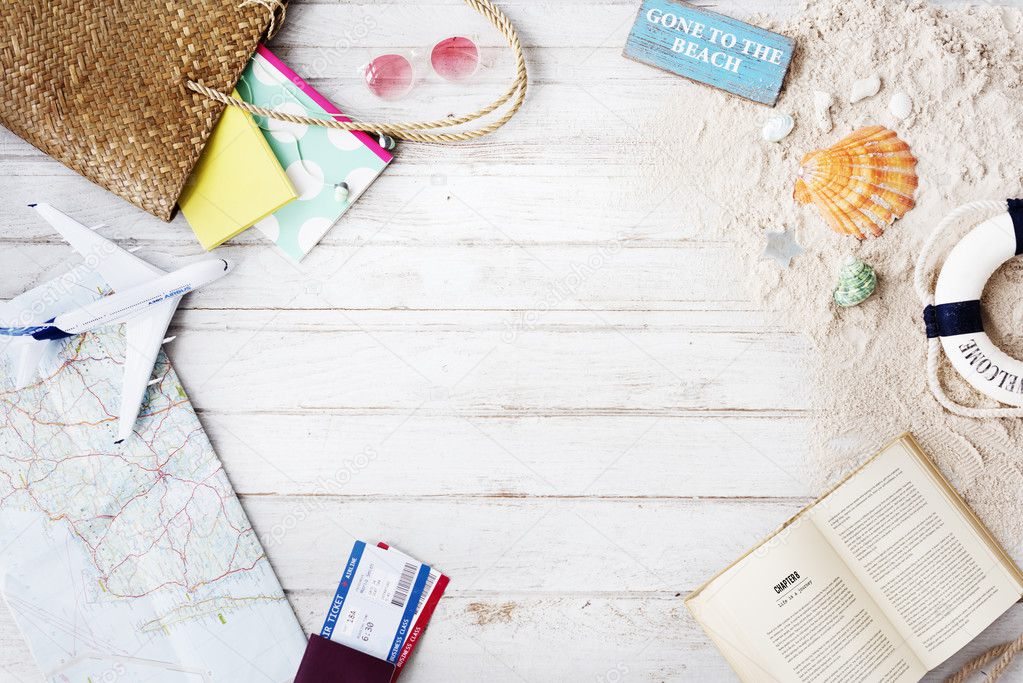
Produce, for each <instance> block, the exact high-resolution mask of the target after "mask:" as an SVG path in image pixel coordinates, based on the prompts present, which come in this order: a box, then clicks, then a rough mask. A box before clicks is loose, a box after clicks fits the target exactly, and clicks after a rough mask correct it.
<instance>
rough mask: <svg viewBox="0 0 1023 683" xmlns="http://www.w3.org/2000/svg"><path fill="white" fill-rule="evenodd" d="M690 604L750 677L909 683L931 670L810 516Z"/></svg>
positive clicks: (733, 662)
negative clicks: (904, 640)
mask: <svg viewBox="0 0 1023 683" xmlns="http://www.w3.org/2000/svg"><path fill="white" fill-rule="evenodd" d="M687 605H688V607H689V609H690V610H691V611H692V612H693V614H694V615H695V616H696V618H697V619H698V620H699V621H700V623H701V624H702V625H703V627H704V628H705V629H706V631H707V632H708V633H709V634H710V636H711V638H713V639H714V641H715V644H716V645H717V646H718V648H719V649H720V650H721V651H722V652H723V653H724V654H725V657H726V658H727V659H728V661H729V663H730V664H731V665H732V667H733V668H734V669H735V670H736V673H738V674H739V677H740V678H741V679H742V680H743V681H756V682H757V683H763V682H765V681H786V682H788V681H800V682H801V683H816V682H823V681H829V682H830V683H862V682H865V681H871V682H881V683H906V682H909V681H913V682H915V681H918V680H920V678H922V677H923V675H924V674H925V673H926V668H925V667H924V666H923V665H922V663H921V662H920V661H919V660H918V659H917V657H916V656H915V654H914V653H913V650H912V648H910V647H908V646H907V645H906V644H905V643H904V642H903V639H902V638H901V636H900V635H899V633H898V631H897V629H895V627H894V626H892V624H891V623H890V622H889V621H888V620H887V618H886V617H885V616H884V613H883V612H882V611H881V609H880V608H879V607H878V606H877V604H876V603H875V602H874V600H873V599H872V598H871V596H870V594H869V593H868V592H867V591H866V590H865V589H864V588H863V586H862V585H860V582H859V580H858V579H857V578H856V576H855V575H854V574H853V573H852V572H851V571H850V570H849V568H848V567H846V566H845V563H844V562H843V561H842V560H841V558H840V557H839V556H838V555H837V553H835V552H834V550H833V549H832V548H831V547H830V546H829V545H828V542H827V541H826V540H825V539H824V537H823V535H822V534H821V533H820V531H819V530H818V529H817V528H816V527H815V526H814V524H813V523H811V522H809V521H808V520H806V519H805V517H803V518H797V519H795V520H794V521H793V522H792V523H791V524H790V525H789V526H788V527H786V528H785V529H783V530H782V531H781V532H779V533H778V534H776V535H775V536H773V537H772V538H771V539H769V540H768V541H767V542H766V543H764V544H763V545H762V546H760V547H759V548H757V549H756V550H754V551H753V552H752V553H750V554H749V555H747V556H746V557H744V558H742V559H741V560H740V561H739V562H737V563H736V564H735V565H733V566H732V567H730V568H729V569H727V570H725V571H724V572H722V573H721V574H720V575H719V576H717V577H716V578H715V579H714V580H713V581H711V582H710V583H709V584H708V585H707V586H706V587H705V588H703V589H702V590H701V591H699V592H697V593H696V594H695V595H694V596H693V597H692V598H691V599H690V600H689V601H688V602H687Z"/></svg>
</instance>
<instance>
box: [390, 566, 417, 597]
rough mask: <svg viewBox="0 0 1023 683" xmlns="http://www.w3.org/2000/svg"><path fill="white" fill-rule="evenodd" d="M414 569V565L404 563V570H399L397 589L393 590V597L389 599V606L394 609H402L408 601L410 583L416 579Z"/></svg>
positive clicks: (410, 588)
mask: <svg viewBox="0 0 1023 683" xmlns="http://www.w3.org/2000/svg"><path fill="white" fill-rule="evenodd" d="M416 569H417V567H416V565H414V564H412V563H411V562H406V563H405V568H404V569H402V570H401V578H400V579H398V587H397V588H395V589H394V597H393V598H391V604H392V605H394V606H395V607H403V606H404V605H405V603H406V602H407V601H408V593H409V591H410V590H412V582H413V581H414V580H415V578H416Z"/></svg>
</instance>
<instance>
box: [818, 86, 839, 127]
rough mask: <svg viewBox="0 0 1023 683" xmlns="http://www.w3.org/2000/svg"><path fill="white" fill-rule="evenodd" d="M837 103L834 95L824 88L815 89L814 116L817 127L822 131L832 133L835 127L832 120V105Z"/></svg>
mask: <svg viewBox="0 0 1023 683" xmlns="http://www.w3.org/2000/svg"><path fill="white" fill-rule="evenodd" d="M834 103H835V98H834V96H833V95H832V94H831V93H829V92H824V91H823V90H814V91H813V116H814V120H815V121H816V122H817V128H818V129H820V131H821V132H822V133H830V132H831V129H832V128H833V127H834V125H835V124H834V123H832V121H831V105H833V104H834Z"/></svg>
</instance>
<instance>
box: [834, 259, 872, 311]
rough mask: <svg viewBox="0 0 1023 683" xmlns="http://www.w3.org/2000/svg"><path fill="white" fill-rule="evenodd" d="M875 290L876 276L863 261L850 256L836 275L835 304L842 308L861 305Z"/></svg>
mask: <svg viewBox="0 0 1023 683" xmlns="http://www.w3.org/2000/svg"><path fill="white" fill-rule="evenodd" d="M876 288H877V274H876V273H874V269H873V268H871V267H870V266H868V265H867V264H866V263H864V262H863V261H861V260H859V259H858V258H855V257H853V256H850V257H849V258H847V259H846V260H845V263H843V264H842V269H841V270H840V271H839V273H838V287H836V288H835V303H836V304H838V305H839V306H842V307H849V306H855V305H857V304H860V303H863V302H864V301H866V300H867V298H868V297H869V296H870V295H871V294H873V293H874V290H875V289H876Z"/></svg>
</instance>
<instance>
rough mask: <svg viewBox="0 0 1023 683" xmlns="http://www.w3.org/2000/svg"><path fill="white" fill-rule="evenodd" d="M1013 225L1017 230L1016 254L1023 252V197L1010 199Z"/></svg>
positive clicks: (1010, 213)
mask: <svg viewBox="0 0 1023 683" xmlns="http://www.w3.org/2000/svg"><path fill="white" fill-rule="evenodd" d="M1007 203H1008V205H1009V215H1010V216H1011V217H1012V227H1013V229H1014V230H1015V231H1016V255H1017V256H1019V255H1020V254H1023V199H1010V200H1008V202H1007Z"/></svg>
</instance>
